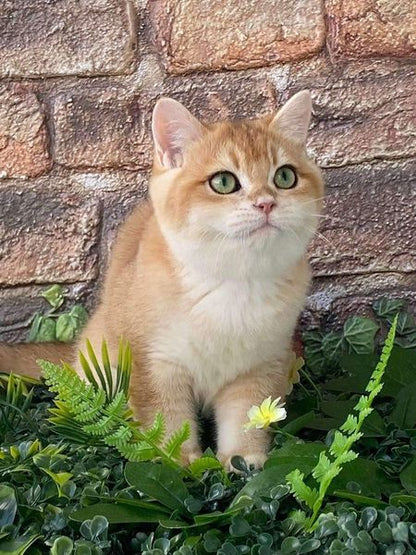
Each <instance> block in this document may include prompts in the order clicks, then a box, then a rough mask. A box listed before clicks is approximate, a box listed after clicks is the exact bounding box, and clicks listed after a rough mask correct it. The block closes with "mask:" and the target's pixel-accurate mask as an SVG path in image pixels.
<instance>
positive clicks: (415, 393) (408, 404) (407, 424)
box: [389, 381, 416, 430]
mask: <svg viewBox="0 0 416 555" xmlns="http://www.w3.org/2000/svg"><path fill="white" fill-rule="evenodd" d="M389 421H390V422H394V424H396V425H397V426H398V427H399V428H401V429H402V430H404V429H406V428H413V427H414V426H415V425H416V381H415V382H413V383H409V385H408V386H407V387H404V388H403V389H402V390H401V391H399V393H398V395H397V397H396V400H395V404H394V409H393V411H392V413H391V414H390V416H389Z"/></svg>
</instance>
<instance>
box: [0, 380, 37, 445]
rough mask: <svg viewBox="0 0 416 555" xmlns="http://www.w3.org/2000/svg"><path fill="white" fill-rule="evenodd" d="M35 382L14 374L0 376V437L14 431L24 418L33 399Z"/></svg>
mask: <svg viewBox="0 0 416 555" xmlns="http://www.w3.org/2000/svg"><path fill="white" fill-rule="evenodd" d="M38 383H40V382H38V381H37V380H34V379H32V378H26V377H24V376H17V375H16V374H13V373H10V374H0V436H1V437H3V435H4V434H5V433H6V431H7V430H14V429H15V428H16V425H17V423H18V421H19V420H20V419H21V418H23V417H25V414H26V411H27V408H28V407H29V406H30V403H31V402H32V397H33V387H31V388H30V389H29V388H28V385H35V384H38Z"/></svg>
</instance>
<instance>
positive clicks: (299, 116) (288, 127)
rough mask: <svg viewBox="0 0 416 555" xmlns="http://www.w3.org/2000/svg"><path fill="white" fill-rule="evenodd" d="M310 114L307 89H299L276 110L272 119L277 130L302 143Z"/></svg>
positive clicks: (310, 108)
mask: <svg viewBox="0 0 416 555" xmlns="http://www.w3.org/2000/svg"><path fill="white" fill-rule="evenodd" d="M311 115H312V100H311V95H310V92H309V91H306V90H305V91H300V92H298V93H297V94H295V95H294V96H292V98H290V99H289V100H288V101H287V102H286V104H285V105H284V106H282V108H280V110H279V111H278V112H277V114H276V116H275V117H274V119H273V121H272V125H274V126H275V128H276V129H277V131H279V132H281V133H283V134H284V135H285V136H287V137H288V138H291V139H292V140H293V141H295V142H297V143H301V144H304V143H305V142H306V137H307V134H308V127H309V123H310V120H311Z"/></svg>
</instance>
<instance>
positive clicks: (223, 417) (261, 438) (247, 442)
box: [214, 364, 287, 469]
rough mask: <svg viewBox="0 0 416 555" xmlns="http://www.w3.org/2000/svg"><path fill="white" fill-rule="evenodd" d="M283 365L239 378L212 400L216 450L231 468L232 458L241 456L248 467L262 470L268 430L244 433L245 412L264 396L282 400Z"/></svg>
mask: <svg viewBox="0 0 416 555" xmlns="http://www.w3.org/2000/svg"><path fill="white" fill-rule="evenodd" d="M285 366H286V365H284V364H282V365H280V364H279V365H278V364H276V365H273V368H271V367H270V366H268V367H267V368H258V369H255V370H252V371H250V372H248V373H246V374H243V375H241V376H239V377H238V378H237V379H236V380H234V381H233V382H231V383H229V384H227V385H226V386H225V387H224V388H223V389H221V390H220V391H219V393H218V394H217V395H216V397H215V399H214V410H215V418H216V422H217V434H218V435H217V449H218V457H219V459H220V460H221V461H222V462H223V463H224V464H225V465H226V467H227V468H229V469H230V468H231V458H232V457H233V456H234V455H241V456H242V457H244V459H245V460H246V462H247V463H248V464H249V465H254V466H256V467H261V466H262V465H263V463H264V461H265V460H266V457H267V452H268V450H269V447H270V434H269V433H268V432H267V430H263V429H254V430H253V429H252V430H248V431H245V430H244V424H245V423H247V421H248V418H247V411H248V410H249V409H250V408H251V407H252V406H253V405H260V404H261V402H262V401H263V400H264V399H266V398H267V397H269V396H271V397H272V399H275V398H277V397H281V398H282V400H284V397H285V394H286V390H287V375H286V374H287V372H285V370H286V369H285Z"/></svg>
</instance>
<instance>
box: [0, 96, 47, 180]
mask: <svg viewBox="0 0 416 555" xmlns="http://www.w3.org/2000/svg"><path fill="white" fill-rule="evenodd" d="M50 165H51V161H50V157H49V153H48V132H47V129H46V125H45V117H44V114H43V111H42V108H41V106H40V104H39V102H38V100H37V98H36V96H35V95H34V94H33V93H32V92H30V91H28V90H27V89H26V88H25V87H24V86H22V85H9V86H7V85H0V175H1V176H2V177H23V176H24V177H35V176H37V175H40V174H42V173H45V172H47V171H48V169H49V167H50Z"/></svg>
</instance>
